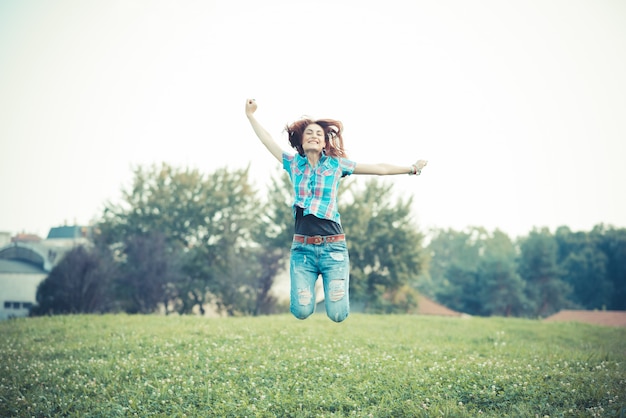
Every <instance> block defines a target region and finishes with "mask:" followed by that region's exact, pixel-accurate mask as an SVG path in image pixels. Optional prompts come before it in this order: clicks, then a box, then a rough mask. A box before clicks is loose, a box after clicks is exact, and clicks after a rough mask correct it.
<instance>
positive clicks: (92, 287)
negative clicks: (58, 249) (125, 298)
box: [32, 245, 116, 315]
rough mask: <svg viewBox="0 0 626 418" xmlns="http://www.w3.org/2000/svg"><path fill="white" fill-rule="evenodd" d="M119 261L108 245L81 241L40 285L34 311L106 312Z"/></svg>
mask: <svg viewBox="0 0 626 418" xmlns="http://www.w3.org/2000/svg"><path fill="white" fill-rule="evenodd" d="M115 268H116V267H115V263H114V262H113V260H112V257H111V254H110V253H109V252H108V251H106V249H105V248H98V247H95V246H89V247H87V246H84V245H80V246H77V247H75V248H73V249H71V250H70V251H69V252H67V253H66V254H65V255H64V256H63V259H62V260H61V261H59V263H58V264H57V265H56V266H55V267H54V268H53V269H52V271H51V272H50V274H49V275H48V277H46V278H45V279H44V280H43V281H42V282H41V283H40V284H39V286H38V287H37V296H36V298H37V306H35V307H34V308H33V310H32V314H33V315H46V314H73V313H96V312H106V311H108V310H110V309H111V307H112V302H113V298H112V294H111V292H110V290H111V286H110V281H111V279H112V278H113V277H114V275H115Z"/></svg>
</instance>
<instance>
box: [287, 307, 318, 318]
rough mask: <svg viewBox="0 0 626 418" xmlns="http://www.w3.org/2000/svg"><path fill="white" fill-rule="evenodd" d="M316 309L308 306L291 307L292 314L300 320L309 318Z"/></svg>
mask: <svg viewBox="0 0 626 418" xmlns="http://www.w3.org/2000/svg"><path fill="white" fill-rule="evenodd" d="M313 308H314V307H313V306H311V307H308V306H293V305H291V313H292V314H293V316H295V317H296V318H298V319H307V318H308V317H309V316H311V315H312V314H313V311H314V309H313Z"/></svg>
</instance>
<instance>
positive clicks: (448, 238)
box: [427, 228, 486, 315]
mask: <svg viewBox="0 0 626 418" xmlns="http://www.w3.org/2000/svg"><path fill="white" fill-rule="evenodd" d="M485 234H486V231H485V230H484V229H482V228H470V229H468V230H467V231H455V230H454V229H445V230H444V229H441V230H435V231H433V233H432V238H431V241H430V243H429V244H428V247H427V251H428V253H429V255H430V261H429V266H430V276H431V281H432V285H431V287H432V293H433V296H434V298H435V300H437V301H438V302H440V303H442V304H444V305H445V306H447V307H449V308H451V309H454V310H457V311H460V312H465V313H469V314H472V315H477V314H480V313H481V311H482V303H481V300H480V288H479V284H478V267H479V260H480V253H481V251H482V250H481V247H482V239H481V238H480V237H481V236H482V235H485Z"/></svg>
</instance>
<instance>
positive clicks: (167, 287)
mask: <svg viewBox="0 0 626 418" xmlns="http://www.w3.org/2000/svg"><path fill="white" fill-rule="evenodd" d="M178 262H179V259H178V254H176V253H173V252H172V247H170V248H168V246H167V242H166V239H165V236H164V235H163V234H162V233H160V232H157V231H151V232H148V233H146V234H144V235H132V236H130V237H127V240H126V247H125V258H124V261H123V263H121V266H120V271H121V274H120V276H119V278H118V280H117V289H118V295H119V297H120V301H121V303H122V306H123V308H124V310H125V311H126V312H129V313H143V314H146V313H152V312H155V311H157V310H158V308H159V307H161V306H162V307H163V308H164V309H165V312H166V313H169V311H170V306H171V304H173V303H175V299H176V297H177V296H178V292H177V291H176V284H177V282H178V281H179V280H180V277H181V272H180V271H179V264H178Z"/></svg>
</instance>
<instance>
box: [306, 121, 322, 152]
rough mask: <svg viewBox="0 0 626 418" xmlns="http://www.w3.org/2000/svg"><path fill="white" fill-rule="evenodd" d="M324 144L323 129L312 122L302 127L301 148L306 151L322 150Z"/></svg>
mask: <svg viewBox="0 0 626 418" xmlns="http://www.w3.org/2000/svg"><path fill="white" fill-rule="evenodd" d="M325 146H326V139H325V136H324V129H322V127H321V126H319V125H318V124H317V123H312V124H310V125H308V126H307V127H306V128H304V133H303V134H302V149H303V150H304V153H305V154H306V153H307V152H322V150H323V149H324V147H325Z"/></svg>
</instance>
